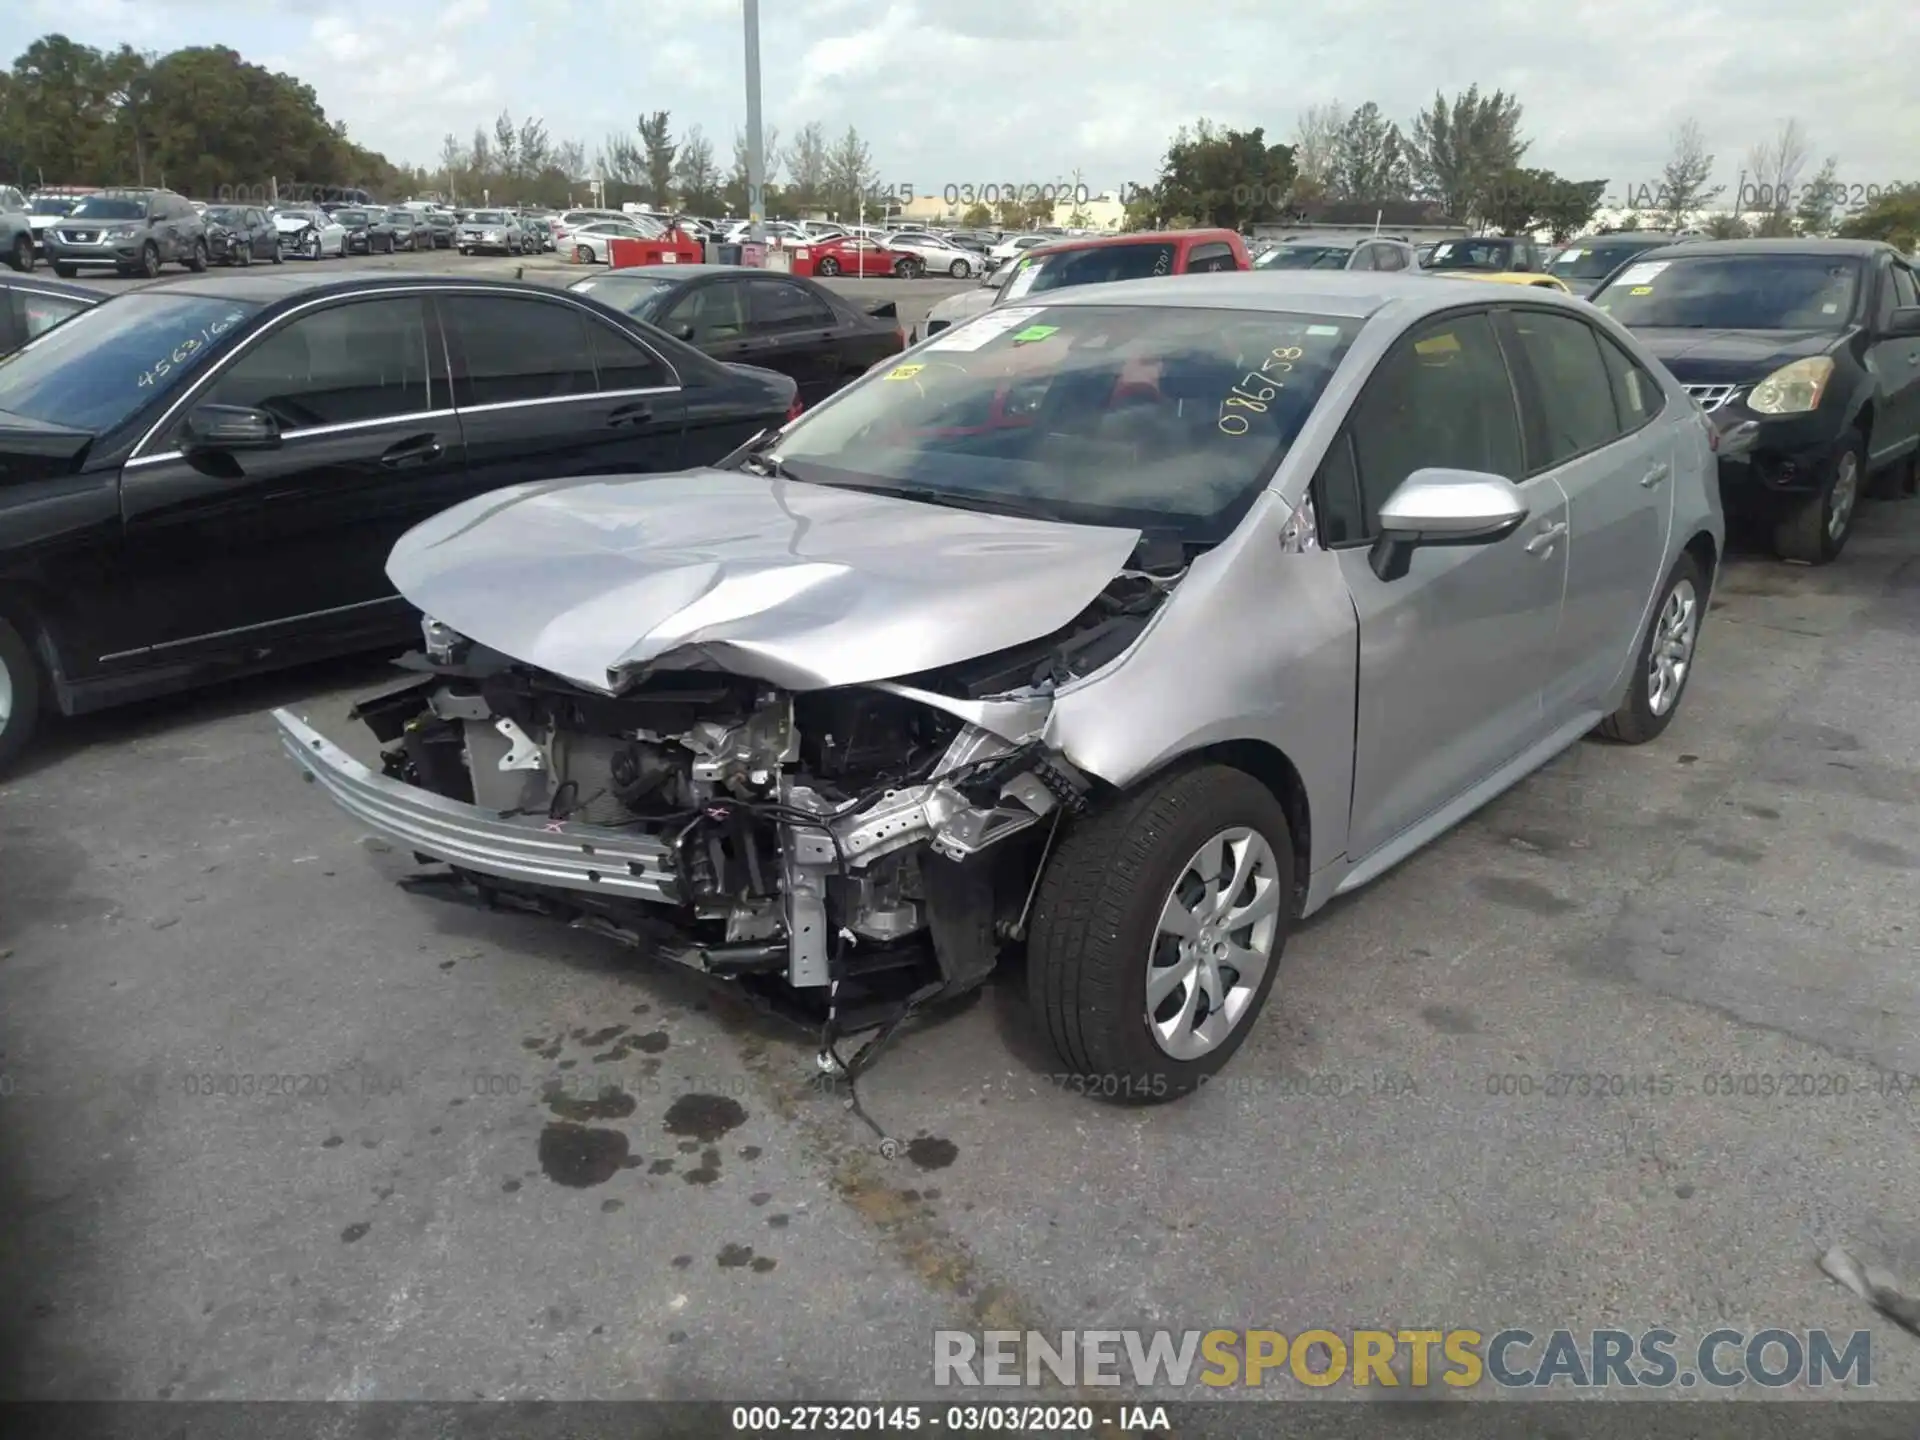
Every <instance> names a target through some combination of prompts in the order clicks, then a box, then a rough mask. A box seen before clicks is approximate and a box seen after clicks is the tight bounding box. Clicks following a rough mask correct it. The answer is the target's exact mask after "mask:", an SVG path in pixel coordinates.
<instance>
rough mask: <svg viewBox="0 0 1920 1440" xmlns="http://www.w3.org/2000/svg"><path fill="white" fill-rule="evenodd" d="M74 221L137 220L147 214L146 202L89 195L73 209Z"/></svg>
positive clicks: (113, 196) (114, 196)
mask: <svg viewBox="0 0 1920 1440" xmlns="http://www.w3.org/2000/svg"><path fill="white" fill-rule="evenodd" d="M72 213H73V218H74V219H76V220H139V219H141V218H143V217H144V216H145V215H146V213H147V202H146V201H144V200H128V199H125V198H123V197H121V196H116V195H89V196H87V198H86V199H84V200H82V201H81V202H80V203H79V204H78V205H76V206H74V207H73V212H72Z"/></svg>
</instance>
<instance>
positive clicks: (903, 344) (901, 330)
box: [893, 325, 907, 350]
mask: <svg viewBox="0 0 1920 1440" xmlns="http://www.w3.org/2000/svg"><path fill="white" fill-rule="evenodd" d="M893 333H894V334H896V335H898V336H899V337H900V348H901V349H902V350H904V349H906V348H907V327H906V326H904V325H902V326H900V327H898V328H897V329H896V330H895V331H894V332H893Z"/></svg>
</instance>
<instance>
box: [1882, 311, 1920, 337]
mask: <svg viewBox="0 0 1920 1440" xmlns="http://www.w3.org/2000/svg"><path fill="white" fill-rule="evenodd" d="M1885 333H1886V336H1887V338H1888V339H1890V340H1913V339H1920V305H1902V306H1901V307H1900V308H1899V309H1898V310H1896V311H1894V312H1893V319H1892V320H1890V321H1888V322H1887V328H1886V331H1885Z"/></svg>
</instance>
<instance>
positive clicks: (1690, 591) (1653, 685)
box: [1599, 555, 1707, 745]
mask: <svg viewBox="0 0 1920 1440" xmlns="http://www.w3.org/2000/svg"><path fill="white" fill-rule="evenodd" d="M1706 611H1707V577H1706V576H1705V575H1703V574H1702V573H1701V571H1700V562H1699V561H1698V560H1695V559H1694V558H1693V556H1691V555H1682V556H1681V557H1680V559H1679V560H1678V561H1677V562H1675V564H1674V567H1673V572H1672V573H1671V574H1670V575H1668V576H1667V583H1666V585H1665V586H1664V587H1663V588H1662V589H1661V591H1660V601H1659V603H1658V604H1657V605H1655V606H1654V610H1653V623H1652V624H1650V625H1649V626H1648V627H1647V634H1646V638H1645V639H1644V640H1642V641H1641V642H1640V653H1639V655H1638V656H1637V657H1636V658H1635V662H1634V667H1633V684H1632V685H1630V686H1629V687H1628V688H1627V698H1626V699H1624V700H1622V701H1621V702H1620V708H1619V709H1618V710H1616V711H1614V712H1613V714H1611V715H1609V716H1608V717H1607V718H1606V719H1604V720H1602V721H1601V722H1600V726H1599V733H1600V734H1601V735H1603V736H1605V737H1606V738H1607V739H1609V740H1618V741H1619V742H1620V743H1621V744H1623V745H1644V744H1646V743H1647V741H1649V740H1652V739H1654V738H1655V737H1656V736H1658V735H1659V734H1660V732H1661V731H1663V730H1665V729H1666V728H1667V726H1668V725H1669V724H1671V723H1672V721H1673V717H1674V716H1675V715H1677V714H1678V713H1679V712H1680V698H1681V696H1683V695H1685V694H1686V693H1687V681H1688V680H1689V679H1690V678H1691V677H1692V675H1693V655H1694V649H1695V647H1696V646H1698V645H1699V643H1700V620H1701V617H1702V616H1703V615H1705V614H1706Z"/></svg>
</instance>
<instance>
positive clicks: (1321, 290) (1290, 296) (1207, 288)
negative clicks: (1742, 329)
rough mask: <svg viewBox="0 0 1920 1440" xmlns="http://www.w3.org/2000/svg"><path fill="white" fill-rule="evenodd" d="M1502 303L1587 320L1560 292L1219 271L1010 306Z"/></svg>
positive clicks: (1359, 309) (1279, 307) (1343, 315)
mask: <svg viewBox="0 0 1920 1440" xmlns="http://www.w3.org/2000/svg"><path fill="white" fill-rule="evenodd" d="M1476 295H1478V303H1481V304H1485V303H1487V302H1488V301H1492V300H1499V299H1502V298H1505V299H1506V300H1507V301H1509V302H1513V301H1519V300H1527V301H1534V300H1539V301H1543V302H1544V303H1547V304H1564V305H1567V306H1568V307H1569V308H1572V309H1578V310H1580V311H1581V312H1582V313H1590V312H1589V310H1588V308H1587V307H1586V306H1585V305H1584V304H1583V303H1582V302H1580V301H1577V300H1575V299H1574V298H1573V297H1572V296H1570V295H1568V294H1567V293H1565V292H1564V291H1562V290H1557V289H1552V288H1549V287H1545V286H1529V287H1527V288H1526V289H1525V290H1524V291H1521V290H1518V289H1517V287H1516V293H1514V294H1511V295H1505V296H1504V297H1503V295H1502V293H1501V292H1499V291H1495V290H1494V288H1493V287H1492V286H1484V287H1480V288H1479V290H1469V289H1467V288H1466V287H1465V286H1461V285H1446V284H1442V283H1440V282H1438V281H1436V280H1435V279H1434V278H1433V277H1432V276H1429V275H1409V274H1407V273H1405V272H1399V273H1395V272H1392V271H1384V270H1361V271H1352V270H1223V271H1216V272H1214V273H1211V274H1206V275H1167V276H1161V277H1158V278H1156V279H1152V280H1123V281H1115V282H1113V283H1111V284H1107V285H1077V286H1072V287H1069V288H1067V289H1062V290H1049V291H1044V292H1042V294H1041V295H1038V296H1034V297H1031V298H1029V299H1027V300H1023V301H1016V302H1014V303H1015V304H1022V305H1029V306H1040V305H1047V306H1052V305H1152V306H1164V307H1167V308H1169V309H1183V308H1184V309H1193V310H1269V311H1272V312H1274V313H1276V314H1287V313H1294V314H1303V315H1326V316H1330V317H1333V318H1336V319H1351V320H1364V319H1366V318H1367V317H1369V316H1371V315H1373V314H1374V313H1375V312H1377V311H1379V310H1381V309H1382V308H1384V307H1385V306H1387V305H1398V306H1399V307H1400V308H1401V309H1403V310H1404V312H1405V313H1406V314H1407V315H1409V316H1410V317H1412V318H1415V319H1417V318H1419V317H1420V316H1422V315H1426V314H1429V313H1436V312H1439V311H1442V310H1453V309H1458V308H1459V307H1460V306H1461V305H1462V304H1469V305H1470V304H1473V303H1476V302H1475V299H1474V296H1476Z"/></svg>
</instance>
